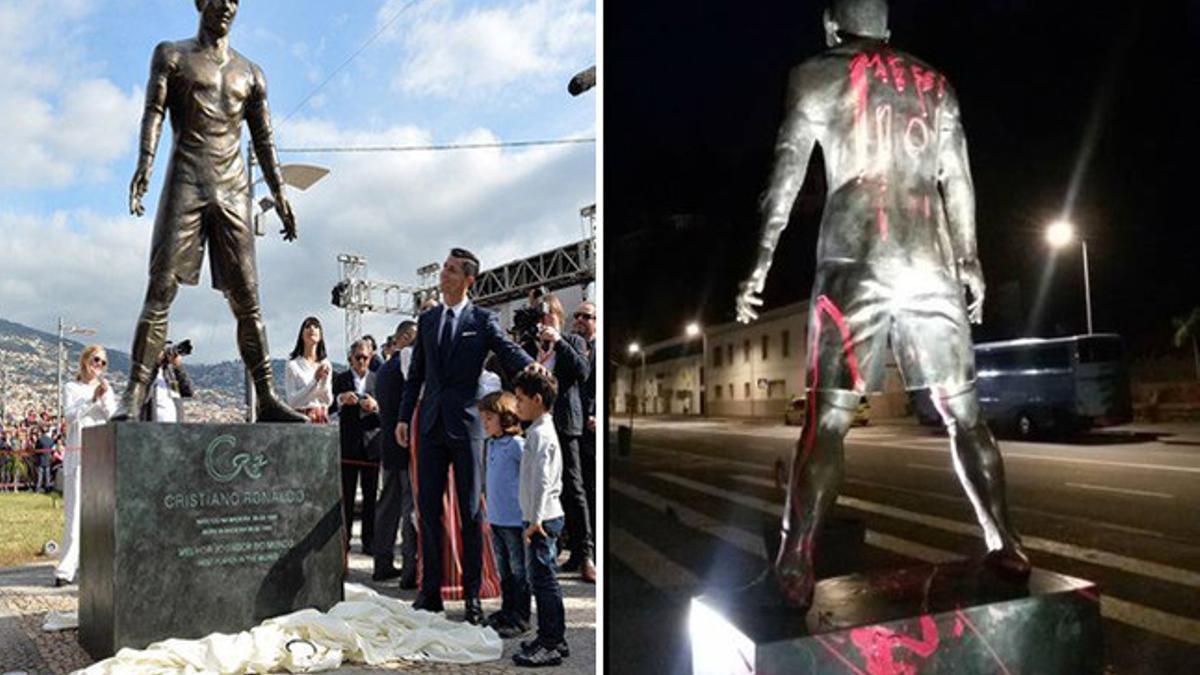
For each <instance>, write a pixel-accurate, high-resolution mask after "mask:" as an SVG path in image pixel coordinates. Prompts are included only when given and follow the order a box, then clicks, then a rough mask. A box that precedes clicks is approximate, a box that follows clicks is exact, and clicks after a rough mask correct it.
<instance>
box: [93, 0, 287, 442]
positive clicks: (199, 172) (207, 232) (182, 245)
mask: <svg viewBox="0 0 1200 675" xmlns="http://www.w3.org/2000/svg"><path fill="white" fill-rule="evenodd" d="M196 9H197V10H198V11H199V12H200V27H199V31H198V33H197V35H196V37H195V38H191V39H186V40H180V41H178V42H163V43H161V44H159V45H158V47H157V48H156V49H155V50H154V57H153V60H152V62H151V65H150V81H149V83H148V84H147V86H146V107H145V112H144V113H143V116H142V131H141V145H140V154H139V156H138V166H137V172H136V173H135V174H134V176H133V181H132V183H131V184H130V186H129V210H130V212H131V213H133V214H135V215H138V216H140V215H142V214H143V213H144V211H145V209H144V208H143V207H142V197H143V196H144V195H145V193H146V189H147V187H148V186H149V183H150V174H151V169H152V167H153V164H154V155H155V151H156V150H157V148H158V141H159V136H160V135H161V133H162V126H163V120H164V118H165V117H166V116H168V115H169V116H170V119H171V128H172V129H173V131H174V142H173V144H172V147H171V157H170V161H169V163H168V165H167V176H166V181H165V183H164V185H163V192H162V197H161V198H160V200H159V204H158V215H157V217H156V219H155V222H154V237H153V241H152V243H151V247H150V280H149V283H148V285H147V288H146V299H145V302H144V304H143V306H142V313H141V316H140V317H139V319H138V323H137V330H136V332H135V334H134V338H133V348H132V349H131V355H132V361H133V365H132V367H131V369H130V374H129V386H128V388H127V389H126V390H125V394H124V396H123V397H122V399H121V405H120V409H119V410H118V414H117V416H115V418H116V419H129V418H133V417H136V416H137V411H138V410H139V409H140V407H141V405H142V402H143V400H144V399H145V397H146V392H147V388H148V386H149V384H150V382H151V378H152V376H153V373H154V366H155V363H156V360H157V359H158V356H159V353H160V352H161V351H162V347H163V343H164V342H165V340H166V337H167V315H168V312H169V310H170V307H171V302H172V301H173V300H174V299H175V294H176V292H177V291H178V289H179V284H181V283H183V284H188V285H196V284H197V283H199V281H200V265H201V264H202V263H203V261H204V248H205V245H206V244H207V246H208V248H209V259H210V268H211V272H212V283H213V287H214V288H216V289H217V290H220V291H221V292H222V293H224V294H225V298H226V299H227V300H228V301H229V306H230V308H231V309H232V310H233V314H234V316H235V317H236V319H237V340H238V349H239V350H240V352H241V356H242V360H243V361H244V362H245V364H246V367H247V368H248V369H249V370H250V373H251V376H252V378H253V380H254V387H255V392H256V393H257V395H258V419H259V420H261V421H269V422H281V421H286V422H293V421H294V422H303V421H305V417H304V416H303V415H301V414H300V413H298V412H296V411H294V410H292V409H291V408H289V407H288V406H287V405H285V404H284V403H283V402H281V401H280V399H279V398H278V397H277V396H276V395H275V390H274V384H273V380H272V376H271V364H270V354H269V352H268V348H267V334H266V329H265V327H264V325H263V321H262V310H261V308H260V306H259V300H258V273H257V269H256V265H255V256H254V226H253V222H252V220H251V215H250V211H251V203H250V190H249V188H250V183H249V175H248V173H247V171H246V166H245V162H244V161H243V160H242V154H241V135H242V134H241V127H242V122H243V121H245V122H246V124H247V125H248V126H249V127H250V136H251V139H252V140H253V144H254V152H255V154H256V155H257V157H258V163H259V165H260V166H261V167H262V171H263V178H264V180H265V181H266V184H267V187H268V188H269V189H270V190H271V194H272V197H273V199H274V202H275V205H276V206H275V209H276V211H277V212H278V213H279V215H280V218H281V219H282V221H283V230H282V234H283V238H284V239H285V240H287V241H292V240H294V239H295V238H296V218H295V215H294V214H293V213H292V208H291V205H290V204H289V203H288V201H287V199H286V197H285V196H284V194H283V178H282V175H281V173H280V167H279V160H278V158H277V157H276V154H275V146H274V141H273V139H272V133H271V115H270V111H269V110H268V107H267V83H266V79H265V78H264V77H263V73H262V71H261V70H260V69H259V67H258V66H257V65H255V64H254V63H252V62H251V61H250V60H249V59H247V58H245V57H244V56H242V55H241V54H239V53H237V52H236V51H234V50H233V49H232V48H230V47H229V29H230V25H231V24H232V23H233V19H234V17H235V16H236V15H237V11H238V1H237V0H196Z"/></svg>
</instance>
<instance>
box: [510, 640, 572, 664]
mask: <svg viewBox="0 0 1200 675" xmlns="http://www.w3.org/2000/svg"><path fill="white" fill-rule="evenodd" d="M535 643H536V644H534V646H533V648H532V649H530V650H529V651H520V652H517V653H516V654H513V663H515V664H517V665H518V666H525V667H527V668H540V667H542V666H560V665H562V661H563V657H562V654H561V653H560V652H559V651H558V650H557V649H552V648H550V647H546V646H544V645H542V644H541V643H537V642H536V641H535ZM522 646H524V645H522Z"/></svg>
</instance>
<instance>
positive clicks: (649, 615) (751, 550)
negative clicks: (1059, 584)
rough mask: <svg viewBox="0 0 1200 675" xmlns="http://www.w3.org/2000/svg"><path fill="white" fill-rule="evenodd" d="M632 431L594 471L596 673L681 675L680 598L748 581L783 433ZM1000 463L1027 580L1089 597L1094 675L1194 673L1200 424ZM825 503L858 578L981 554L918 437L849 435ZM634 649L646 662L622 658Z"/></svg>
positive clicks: (772, 513) (1140, 430)
mask: <svg viewBox="0 0 1200 675" xmlns="http://www.w3.org/2000/svg"><path fill="white" fill-rule="evenodd" d="M621 423H625V420H624V419H622V420H621ZM634 428H635V430H634V438H633V441H634V444H633V452H632V454H631V456H629V457H615V456H614V455H613V454H609V455H608V458H607V493H606V495H607V500H606V506H607V510H606V513H605V516H606V523H607V527H608V529H607V534H608V538H607V539H606V544H605V545H606V549H607V551H608V553H609V556H610V557H609V562H608V565H607V567H606V589H607V594H606V603H607V605H606V608H607V611H608V612H611V614H610V616H620V617H622V620H621V621H620V622H619V623H617V622H610V623H609V626H608V629H607V633H606V636H607V637H606V641H607V643H608V646H609V649H610V652H609V654H608V656H607V658H606V665H607V667H608V668H610V669H612V670H613V671H614V672H622V673H654V674H655V675H674V674H675V673H681V674H682V673H687V672H690V665H691V659H690V654H689V653H688V641H687V637H686V634H685V632H684V628H685V621H686V609H687V603H688V601H689V598H690V597H692V596H694V595H698V594H700V593H702V592H703V591H704V589H706V588H716V587H731V586H740V585H742V584H745V583H748V582H749V581H751V580H752V579H754V578H755V577H756V576H757V575H758V574H760V573H761V572H762V571H763V570H764V569H765V566H766V560H765V558H764V553H763V543H762V532H763V528H764V524H765V523H766V522H767V521H768V520H771V519H773V520H774V522H775V523H777V522H778V520H777V519H778V516H779V514H780V513H781V511H782V503H783V499H784V495H783V491H782V490H780V489H779V488H777V487H776V485H775V471H774V464H775V462H776V461H777V460H778V459H780V458H783V459H785V460H786V459H787V458H789V457H790V455H791V451H792V448H793V447H794V445H795V442H796V439H797V438H798V436H799V428H798V427H784V426H782V425H779V424H764V423H746V422H743V421H733V420H700V419H692V420H680V419H645V418H639V419H637V420H636V421H635V425H634ZM612 436H615V434H613V435H612ZM1001 448H1002V451H1003V452H1004V455H1005V469H1006V473H1007V478H1008V484H1009V485H1008V487H1009V489H1008V493H1009V502H1010V509H1011V511H1012V516H1013V520H1014V521H1015V524H1016V526H1017V528H1018V530H1019V531H1020V532H1021V533H1022V535H1023V536H1024V537H1025V541H1026V545H1027V547H1029V549H1030V554H1031V556H1032V558H1033V562H1034V564H1035V566H1037V567H1040V568H1043V569H1048V570H1052V571H1055V572H1060V573H1063V574H1067V575H1071V576H1075V577H1080V578H1085V579H1090V580H1093V581H1095V582H1097V583H1098V584H1100V587H1101V615H1102V617H1103V618H1104V622H1103V623H1104V625H1103V629H1104V640H1105V645H1104V649H1105V668H1106V672H1108V673H1119V674H1121V675H1125V674H1132V673H1139V674H1140V673H1145V674H1147V675H1150V674H1157V673H1184V672H1187V673H1200V603H1197V601H1196V599H1197V598H1198V597H1200V519H1198V518H1197V517H1196V516H1197V513H1200V481H1198V480H1197V478H1200V426H1198V425H1172V426H1170V427H1166V426H1157V425H1156V426H1149V425H1139V426H1136V427H1134V426H1130V427H1125V428H1117V429H1113V430H1106V431H1104V432H1103V433H1093V434H1087V435H1084V436H1080V437H1078V438H1074V439H1069V440H1066V441H1058V442H1019V441H1014V440H1002V441H1001ZM841 494H842V498H840V499H839V502H838V505H837V507H835V512H836V513H838V514H840V515H841V516H843V517H847V518H853V519H857V520H860V521H863V522H864V523H865V525H866V528H867V540H866V543H867V546H866V551H865V553H864V556H863V560H861V561H858V565H859V568H860V569H861V570H867V569H879V568H894V567H897V566H908V565H912V564H913V563H914V562H915V561H919V560H931V559H936V558H943V557H962V556H966V555H970V554H973V553H976V552H978V551H979V550H981V547H982V542H981V540H980V537H979V534H978V528H977V526H976V525H975V524H974V517H973V514H972V510H971V506H970V504H969V503H968V502H967V500H966V498H965V496H964V495H963V492H962V489H961V488H960V487H959V485H958V481H957V479H956V477H955V474H954V470H953V468H952V462H951V460H950V457H949V452H948V444H947V439H946V438H945V436H944V435H942V434H940V433H938V432H937V431H935V430H931V429H927V428H922V427H919V426H916V425H913V424H900V425H886V426H884V425H876V424H873V425H871V426H868V427H863V428H857V429H855V430H853V431H851V433H850V436H849V437H848V439H847V448H846V478H845V482H844V484H843V489H842V493H841ZM776 527H777V525H776ZM855 571H858V570H855ZM647 635H653V636H655V638H654V642H653V645H654V647H653V649H632V648H629V647H634V646H637V645H643V644H645V641H646V636H647ZM1014 672H1015V671H1014Z"/></svg>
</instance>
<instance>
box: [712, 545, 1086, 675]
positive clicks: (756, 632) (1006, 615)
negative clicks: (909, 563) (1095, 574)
mask: <svg viewBox="0 0 1200 675" xmlns="http://www.w3.org/2000/svg"><path fill="white" fill-rule="evenodd" d="M689 632H690V634H691V642H692V667H693V672H694V673H697V674H705V675H708V674H712V673H722V675H730V674H731V673H747V674H748V673H756V674H760V675H761V674H776V673H831V674H832V673H847V672H850V673H894V674H899V673H914V674H915V673H955V674H959V673H963V674H970V673H979V674H984V673H1099V672H1101V670H1102V667H1103V654H1104V650H1103V647H1102V634H1101V624H1100V603H1099V593H1098V591H1097V589H1096V587H1095V585H1094V584H1092V583H1091V582H1089V581H1084V580H1082V579H1076V578H1073V577H1068V576H1064V575H1061V574H1056V573H1054V572H1048V571H1045V570H1034V572H1033V576H1032V577H1031V578H1030V579H1029V581H1028V582H1027V583H1026V582H1009V581H1003V580H1000V579H997V578H995V577H994V576H993V575H992V574H991V573H990V572H987V571H986V570H982V569H980V568H979V567H978V566H977V565H975V564H972V563H968V562H957V563H948V564H944V565H923V566H918V567H912V568H906V569H900V570H888V571H882V572H873V573H869V574H858V575H852V576H844V577H837V578H834V579H828V580H825V581H821V582H818V584H817V587H816V594H815V597H814V602H813V607H812V608H811V609H810V610H809V611H808V612H807V613H802V612H798V611H795V610H792V609H789V608H786V607H783V606H781V605H780V604H779V603H778V601H777V599H776V598H772V597H766V596H765V594H763V593H761V592H754V593H746V594H741V595H739V594H729V595H725V596H717V595H706V596H702V597H699V598H694V599H693V600H692V607H691V615H690V617H689Z"/></svg>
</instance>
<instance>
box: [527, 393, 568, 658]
mask: <svg viewBox="0 0 1200 675" xmlns="http://www.w3.org/2000/svg"><path fill="white" fill-rule="evenodd" d="M513 387H514V389H516V395H517V415H518V416H519V417H520V418H521V419H522V420H524V421H526V422H532V424H530V426H529V429H527V430H526V431H525V450H524V452H523V453H522V455H521V482H520V488H519V491H520V503H521V519H522V520H523V521H524V526H525V568H526V573H527V574H528V576H529V585H530V587H531V589H532V590H533V597H534V598H535V599H536V600H537V622H538V627H537V637H536V638H535V639H533V640H530V641H528V642H522V643H521V651H520V652H518V653H517V654H514V655H513V661H514V662H515V663H516V664H517V665H520V666H531V667H538V666H557V665H560V664H561V663H562V660H563V658H565V657H566V656H568V655H569V654H570V651H569V649H568V647H567V641H566V615H565V612H564V610H563V598H562V587H561V586H559V585H558V579H557V578H556V577H555V575H554V570H555V565H556V559H557V557H558V550H557V547H556V543H557V541H558V537H559V536H560V535H561V534H562V529H563V509H562V504H561V503H559V495H560V494H561V493H562V448H561V446H560V445H559V443H558V435H557V434H556V433H555V432H554V420H553V418H552V416H551V414H550V411H551V410H553V409H554V399H555V398H556V397H557V396H558V384H557V382H555V380H554V376H553V375H550V374H549V373H545V372H541V371H523V372H521V373H520V374H519V375H517V377H516V379H515V380H514V381H513Z"/></svg>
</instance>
